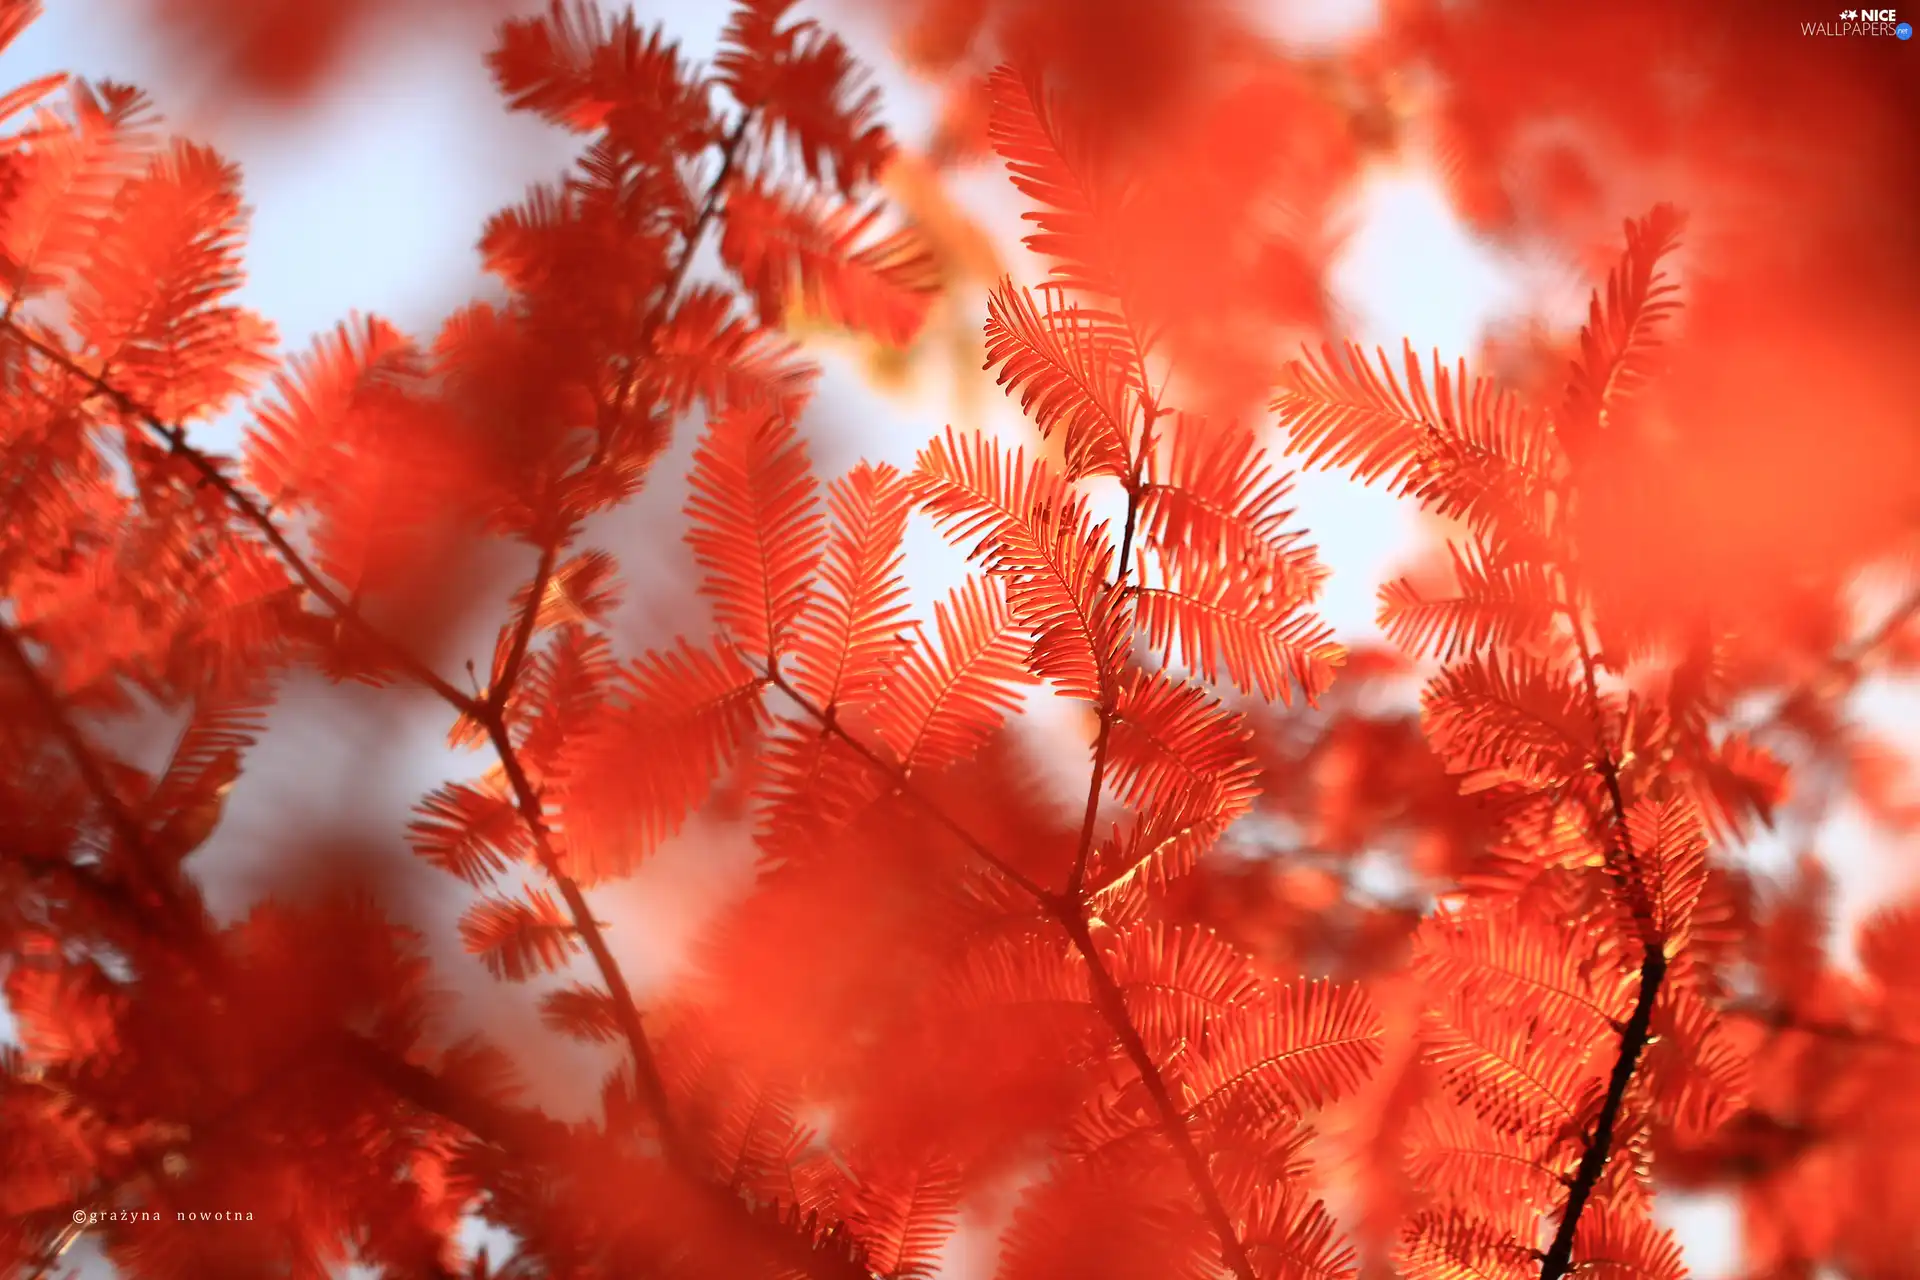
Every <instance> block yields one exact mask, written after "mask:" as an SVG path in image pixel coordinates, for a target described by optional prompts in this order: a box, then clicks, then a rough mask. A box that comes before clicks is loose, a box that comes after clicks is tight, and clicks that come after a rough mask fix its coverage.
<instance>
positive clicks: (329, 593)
mask: <svg viewBox="0 0 1920 1280" xmlns="http://www.w3.org/2000/svg"><path fill="white" fill-rule="evenodd" d="M5 327H6V329H7V331H8V332H10V333H12V334H13V336H14V337H15V338H17V339H18V340H19V341H20V342H22V343H23V344H25V345H26V346H28V347H31V348H32V349H33V350H35V351H37V352H39V353H40V354H41V355H43V356H45V357H46V358H47V359H49V360H51V361H53V362H54V363H55V364H56V365H58V366H60V368H61V369H63V370H64V371H65V372H67V373H68V374H70V375H71V376H73V377H76V378H79V379H81V380H82V381H84V382H86V383H87V385H88V386H90V387H91V388H92V389H93V390H94V392H95V394H97V395H102V396H105V397H106V398H107V399H109V400H111V401H112V402H113V404H114V405H115V407H117V408H118V409H119V410H120V411H121V412H122V413H125V414H127V415H129V416H130V417H133V418H136V419H138V420H139V421H140V422H141V424H142V425H144V426H145V427H146V428H147V430H149V431H151V432H152V433H153V434H154V435H156V436H158V437H159V438H160V439H162V440H164V441H165V442H166V443H167V447H168V450H169V451H170V452H171V453H172V454H173V455H174V456H175V457H178V458H181V459H183V460H184V461H185V462H186V463H187V465H188V466H190V467H192V468H193V469H194V471H196V472H198V473H199V475H200V481H201V483H202V484H205V485H208V486H209V487H211V488H213V489H215V490H216V491H218V492H219V494H220V495H221V496H222V497H223V498H225V499H226V500H227V503H228V505H229V506H231V507H233V509H234V510H236V511H238V512H239V513H240V514H241V515H242V516H243V517H245V519H246V521H247V523H248V524H250V525H252V526H253V527H254V529H255V530H257V531H258V532H259V534H260V536H261V537H263V538H265V539H266V541H267V544H268V545H269V546H271V547H272V548H273V549H274V552H275V553H276V554H277V555H278V556H279V557H280V560H281V562H282V563H283V564H285V565H286V566H287V569H288V571H289V572H291V573H292V574H293V575H294V576H295V577H296V578H298V579H299V580H300V585H301V586H303V587H305V588H306V589H307V590H308V591H309V592H310V593H312V595H313V596H314V598H316V599H317V600H319V601H320V603H321V604H323V605H325V606H326V607H327V610H328V612H330V613H332V614H333V615H334V616H335V617H336V618H339V619H340V620H341V621H342V622H343V623H344V624H345V625H347V626H348V627H350V628H352V629H353V630H354V631H356V632H358V633H359V634H360V636H361V638H362V639H364V640H366V641H367V642H368V643H370V644H372V645H374V646H375V647H376V648H378V649H381V650H384V651H385V652H386V653H387V655H388V656H389V657H391V658H392V659H393V660H394V661H395V662H396V663H397V664H398V665H399V666H400V667H401V669H402V670H404V671H405V672H406V673H407V674H408V675H410V676H412V677H413V678H414V679H415V680H417V681H419V682H420V683H421V684H423V685H425V686H426V687H427V688H429V689H431V690H432V691H433V692H434V693H435V694H437V695H439V696H440V698H441V699H442V700H444V701H446V702H448V703H450V704H451V705H453V706H454V707H456V708H458V709H459V710H460V711H462V712H465V713H466V714H468V715H474V714H475V713H476V712H478V710H479V709H480V708H479V703H478V702H477V701H476V700H475V699H473V698H471V697H468V696H467V695H466V694H464V693H462V692H460V690H459V689H458V688H456V687H454V685H452V684H451V683H449V682H448V681H447V680H445V679H443V678H442V677H441V676H440V675H439V674H438V673H437V672H435V671H434V670H433V668H431V667H429V666H428V665H427V664H426V663H425V662H423V661H421V660H420V659H418V658H416V657H415V656H414V655H413V654H412V653H410V652H408V651H407V649H406V648H405V647H404V646H403V645H401V644H399V643H398V642H397V641H395V640H393V639H391V638H389V637H388V636H387V635H385V634H384V633H382V632H381V631H380V630H379V629H378V628H377V627H375V626H374V625H373V624H372V623H370V622H368V621H367V620H366V618H365V617H364V616H363V615H362V614H361V613H360V611H359V610H357V609H355V608H354V607H353V605H352V604H350V603H349V602H347V601H346V600H343V599H341V598H340V595H339V593H338V592H336V591H335V590H334V589H333V588H332V587H330V586H329V585H327V582H326V580H325V579H324V578H322V577H321V576H320V574H319V572H318V571H317V570H316V569H314V567H313V566H312V565H311V564H309V563H308V562H307V559H306V557H305V556H303V555H301V554H300V552H299V551H298V550H297V549H296V548H295V547H294V545H293V544H292V543H291V542H289V541H288V540H287V536H286V535H285V534H284V533H282V532H281V531H280V526H279V525H278V524H276V523H275V522H274V519H273V516H272V515H271V514H269V513H268V511H267V509H266V508H265V507H264V506H262V505H261V504H260V503H259V502H258V501H256V500H255V499H254V498H253V496H252V495H251V494H249V493H247V492H246V491H245V490H244V489H242V488H241V487H240V486H239V485H237V484H235V483H234V482H233V480H232V479H231V478H230V477H228V475H227V474H226V473H225V472H224V471H222V470H221V469H220V468H219V466H218V465H217V464H216V463H215V462H214V460H213V458H212V457H211V455H209V454H207V453H206V452H204V451H202V450H201V449H198V448H196V447H195V446H193V445H191V444H189V443H188V442H187V433H186V429H185V428H183V427H176V426H168V425H167V424H166V423H165V422H163V421H161V420H160V418H159V416H158V415H156V414H155V413H154V412H153V411H152V410H151V409H148V408H147V407H146V406H144V405H142V404H140V403H138V402H137V401H135V400H134V399H133V397H131V396H129V395H127V394H126V393H125V392H124V391H121V390H120V389H119V388H118V387H116V386H114V385H113V384H111V383H109V382H107V381H106V380H104V379H103V378H101V377H100V376H99V375H97V374H94V373H92V372H89V371H88V370H86V369H83V368H81V367H80V366H79V365H78V364H76V363H75V362H74V360H73V358H72V357H71V356H69V355H67V353H66V352H64V351H62V350H60V348H58V347H56V346H54V345H53V344H51V343H48V342H43V341H41V340H40V339H39V338H36V337H35V336H34V335H33V334H31V333H28V332H27V331H26V330H25V329H23V328H21V327H20V324H19V322H18V321H15V320H7V321H5Z"/></svg>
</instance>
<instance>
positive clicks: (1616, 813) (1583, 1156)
mask: <svg viewBox="0 0 1920 1280" xmlns="http://www.w3.org/2000/svg"><path fill="white" fill-rule="evenodd" d="M1570 576H1571V574H1569V577H1570ZM1564 607H1565V610H1566V613H1567V617H1568V620H1569V621H1570V622H1572V624H1573V635H1574V640H1575V642H1576V643H1577V644H1578V646H1579V651H1580V668H1581V674H1582V676H1583V677H1584V681H1585V685H1586V694H1587V705H1588V708H1589V710H1590V711H1591V713H1592V716H1593V727H1594V735H1595V748H1596V760H1595V763H1596V765H1597V766H1598V767H1599V770H1600V776H1601V780H1602V781H1603V782H1604V784H1605V786H1606V790H1607V804H1608V808H1609V810H1610V817H1611V821H1612V826H1613V828H1614V832H1615V835H1616V837H1617V840H1618V844H1617V848H1616V849H1615V853H1616V855H1617V857H1613V858H1608V859H1607V864H1608V870H1609V871H1611V872H1612V874H1613V876H1614V878H1615V879H1616V880H1617V881H1619V882H1620V885H1621V887H1622V888H1623V890H1624V891H1625V892H1626V895H1627V903H1628V906H1629V908H1630V909H1631V910H1632V912H1633V919H1634V924H1635V926H1636V928H1637V930H1638V932H1639V935H1640V938H1639V941H1640V947H1641V958H1640V989H1639V992H1638V994H1637V995H1636V996H1635V997H1634V1004H1633V1013H1632V1014H1631V1015H1630V1016H1629V1017H1628V1019H1627V1025H1626V1026H1625V1027H1623V1028H1621V1030H1620V1050H1619V1052H1618V1053H1617V1054H1616V1055H1615V1057H1614V1060H1613V1070H1612V1073H1611V1074H1610V1075H1609V1076H1608V1079H1607V1094H1606V1097H1605V1098H1604V1099H1603V1100H1602V1102H1601V1104H1600V1115H1599V1118H1598V1119H1597V1120H1596V1121H1595V1123H1594V1130H1593V1137H1592V1138H1591V1139H1590V1140H1589V1141H1588V1143H1587V1146H1586V1150H1584V1151H1583V1152H1581V1153H1580V1163H1579V1165H1578V1166H1577V1167H1576V1168H1575V1170H1574V1175H1573V1181H1572V1183H1571V1184H1570V1185H1569V1187H1568V1191H1567V1206H1566V1208H1565V1209H1563V1210H1562V1211H1561V1214H1560V1222H1559V1224H1558V1226H1556V1227H1555V1229H1554V1233H1553V1243H1552V1244H1550V1245H1549V1246H1548V1247H1547V1252H1546V1254H1545V1256H1544V1257H1543V1259H1542V1260H1541V1264H1540V1280H1561V1277H1563V1276H1565V1275H1566V1274H1567V1273H1568V1272H1569V1271H1571V1270H1572V1268H1573V1242H1574V1237H1575V1236H1576V1235H1577V1234H1578V1233H1579V1230H1580V1216H1581V1214H1582V1213H1584V1212H1585V1211H1586V1207H1587V1202H1588V1201H1589V1200H1591V1199H1592V1198H1593V1192H1594V1188H1595V1187H1597V1186H1598V1185H1599V1183H1600V1177H1601V1175H1602V1174H1604V1173H1605V1172H1606V1168H1607V1160H1608V1159H1609V1157H1611V1156H1612V1154H1613V1136H1614V1129H1615V1128H1616V1126H1617V1125H1618V1124H1619V1120H1620V1108H1621V1106H1622V1105H1623V1104H1624V1103H1625V1101H1626V1096H1627V1089H1628V1087H1629V1086H1630V1085H1631V1084H1632V1083H1633V1074H1634V1072H1635V1071H1636V1070H1638V1069H1639V1066H1640V1059H1641V1056H1642V1055H1643V1054H1644V1053H1645V1052H1646V1048H1647V1044H1648V1042H1649V1041H1650V1040H1651V1038H1652V1034H1653V1010H1654V1006H1655V1005H1656V1004H1657V1003H1658V1002H1659V999H1660V987H1661V984H1662V983H1663V982H1664V981H1665V979H1666V976H1667V952H1666V940H1665V939H1664V938H1662V937H1661V936H1660V934H1659V930H1658V928H1657V926H1656V925H1655V922H1654V917H1653V904H1652V903H1651V902H1650V901H1648V899H1647V892H1646V886H1645V885H1644V884H1643V883H1641V881H1640V879H1639V877H1637V876H1636V875H1635V874H1634V854H1633V833H1632V828H1631V826H1630V824H1629V823H1628V821H1627V800H1626V792H1625V789H1624V788H1623V787H1622V786H1621V784H1620V765H1619V762H1618V761H1617V760H1615V759H1614V753H1613V745H1612V739H1611V737H1610V736H1609V734H1608V733H1607V726H1606V720H1605V717H1604V715H1603V714H1602V713H1601V706H1600V685H1599V677H1598V675H1597V673H1596V671H1595V660H1594V656H1593V647H1592V645H1591V644H1589V643H1588V640H1587V632H1586V627H1585V625H1584V623H1583V622H1582V620H1581V619H1580V617H1579V616H1578V614H1577V612H1576V611H1575V609H1574V607H1573V606H1572V605H1571V604H1569V605H1566V606H1564Z"/></svg>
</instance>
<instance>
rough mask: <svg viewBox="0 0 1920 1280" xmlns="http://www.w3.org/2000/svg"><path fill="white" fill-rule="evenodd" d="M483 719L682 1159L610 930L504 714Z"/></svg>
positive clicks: (660, 1121) (671, 1153)
mask: <svg viewBox="0 0 1920 1280" xmlns="http://www.w3.org/2000/svg"><path fill="white" fill-rule="evenodd" d="M482 723H483V724H484V725H485V727H486V730H487V737H488V738H489V739H490V740H491V741H492V743H493V747H494V750H495V752H496V753H497V754H498V755H499V757H500V766H501V768H502V769H504V770H505V771H506V775H507V785H508V786H510V787H511V788H512V789H513V795H514V801H515V803H516V805H517V807H518V808H519V810H520V819H521V821H522V822H524V823H525V824H526V826H527V830H528V832H529V833H530V834H531V835H532V837H533V845H534V852H535V856H536V857H538V858H539V860H540V867H541V869H542V870H543V871H545V872H546V873H547V878H548V879H550V880H552V881H553V883H554V886H555V887H556V888H558V889H559V890H560V897H561V898H562V900H564V901H565V902H566V904H567V912H568V914H569V915H571V916H572V917H573V927H574V932H576V933H578V934H579V935H580V940H581V941H582V942H584V943H585V944H586V947H587V953H588V954H589V955H590V956H592V958H593V964H594V968H595V969H597V970H598V971H599V973H600V980H601V981H602V982H604V983H605V984H606V986H607V995H608V997H609V998H610V999H611V1000H612V1002H613V1017H614V1021H615V1022H616V1023H617V1024H618V1025H619V1027H620V1034H621V1036H622V1037H623V1038H624V1039H625V1040H626V1042H627V1048H628V1050H629V1052H631V1053H632V1054H633V1066H634V1073H635V1076H636V1077H637V1079H638V1081H639V1085H640V1093H641V1095H642V1097H644V1098H645V1100H646V1103H647V1109H648V1110H650V1111H651V1112H653V1117H654V1123H655V1124H657V1125H658V1126H659V1128H660V1142H661V1145H662V1146H663V1147H665V1148H666V1151H667V1155H668V1158H669V1159H670V1160H673V1161H675V1162H676V1163H678V1162H680V1161H682V1159H683V1155H684V1153H683V1148H682V1145H681V1142H680V1135H679V1131H678V1130H677V1129H676V1127H675V1126H674V1122H673V1116H672V1113H671V1111H670V1110H669V1108H668V1105H667V1087H666V1082H665V1080H664V1079H662V1077H661V1075H660V1065H659V1062H658V1061H657V1060H656V1059H655V1057H654V1053H653V1047H652V1045H651V1043H650V1042H649V1041H648V1039H647V1033H646V1028H645V1027H644V1026H643V1025H642V1023H641V1020H640V1008H639V1006H638V1005H637V1004H636V1003H635V1002H634V998H633V991H632V989H631V988H630V987H628V985H627V980H626V976H625V975H624V974H622V973H621V971H620V963H619V961H617V960H615V959H614V957H613V952H612V951H611V950H609V949H608V947H607V939H606V935H605V933H604V932H603V931H602V930H601V928H600V925H599V923H598V922H597V921H596V920H595V919H594V916H593V911H592V909H591V908H590V907H589V906H588V905H587V899H586V895H585V894H583V893H582V892H581V891H580V886H579V885H578V884H577V883H576V882H575V881H574V879H573V877H572V876H570V875H568V874H567V873H566V870H565V868H564V867H562V866H561V865H560V856H559V853H558V852H557V851H556V850H555V849H554V847H553V839H552V834H551V832H549V831H548V829H547V823H546V818H545V817H544V816H543V814H542V811H541V804H540V795H539V793H538V792H537V791H535V790H534V787H533V783H532V780H531V779H529V778H528V777H527V771H526V769H525V768H523V767H522V766H521V764H520V756H519V754H518V752H516V751H515V750H514V747H513V742H512V739H511V738H510V737H509V736H508V733H507V726H506V722H505V720H503V719H502V718H501V716H500V715H499V713H497V712H494V711H492V710H491V709H489V710H488V714H487V715H486V717H485V719H484V720H483V722H482Z"/></svg>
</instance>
